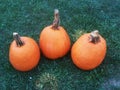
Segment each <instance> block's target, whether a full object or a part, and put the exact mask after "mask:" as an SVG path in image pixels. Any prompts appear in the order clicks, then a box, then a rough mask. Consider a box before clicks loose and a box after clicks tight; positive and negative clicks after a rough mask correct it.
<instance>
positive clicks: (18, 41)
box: [13, 32, 24, 47]
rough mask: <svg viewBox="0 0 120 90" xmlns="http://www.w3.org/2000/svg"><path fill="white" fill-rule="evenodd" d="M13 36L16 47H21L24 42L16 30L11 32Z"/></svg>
mask: <svg viewBox="0 0 120 90" xmlns="http://www.w3.org/2000/svg"><path fill="white" fill-rule="evenodd" d="M13 38H14V40H15V41H16V44H17V46H18V47H21V46H23V45H24V42H23V41H22V40H21V38H20V35H19V34H18V33H16V32H14V33H13Z"/></svg>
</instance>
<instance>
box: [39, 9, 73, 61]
mask: <svg viewBox="0 0 120 90" xmlns="http://www.w3.org/2000/svg"><path fill="white" fill-rule="evenodd" d="M70 44H71V42H70V38H69V35H68V34H67V32H66V30H65V29H64V28H63V27H62V26H59V11H58V10H57V9H55V19H54V21H53V24H52V25H50V26H47V27H45V28H44V29H43V30H42V32H41V34H40V39H39V45H40V49H41V51H42V53H43V54H44V55H45V56H46V57H47V58H49V59H52V60H55V59H57V58H60V57H63V56H64V55H66V54H67V52H68V51H69V50H70Z"/></svg>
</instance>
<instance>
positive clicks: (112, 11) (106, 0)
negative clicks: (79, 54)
mask: <svg viewBox="0 0 120 90" xmlns="http://www.w3.org/2000/svg"><path fill="white" fill-rule="evenodd" d="M55 8H58V9H59V11H60V18H61V25H62V26H63V27H64V28H65V29H66V31H67V32H68V34H69V35H70V38H71V42H72V44H73V43H74V42H75V41H76V40H77V38H78V37H79V36H80V35H82V34H83V33H86V32H91V31H92V30H94V29H98V30H99V31H100V34H101V35H102V36H103V37H104V38H105V39H106V41H107V54H106V57H105V59H104V61H103V63H102V64H101V65H100V66H99V67H98V68H96V69H94V70H92V71H83V70H81V69H78V68H77V67H76V66H75V65H74V64H73V62H72V60H71V57H70V52H69V53H68V54H67V55H66V56H64V57H63V58H60V59H58V60H55V61H50V60H49V59H46V58H45V57H44V56H43V55H42V56H41V60H40V63H39V65H38V66H37V67H36V68H35V69H33V70H32V71H29V72H19V71H16V70H15V69H14V68H13V67H12V66H11V64H10V63H9V56H8V55H9V46H10V43H11V42H12V41H13V37H12V33H13V32H18V33H19V34H20V35H23V36H24V35H25V36H29V37H32V38H33V39H35V40H36V41H37V42H38V40H39V33H40V32H41V31H42V29H43V28H44V27H45V26H47V25H50V24H51V23H52V21H53V11H54V9H55ZM119 89H120V0H69V1H67V0H0V90H119Z"/></svg>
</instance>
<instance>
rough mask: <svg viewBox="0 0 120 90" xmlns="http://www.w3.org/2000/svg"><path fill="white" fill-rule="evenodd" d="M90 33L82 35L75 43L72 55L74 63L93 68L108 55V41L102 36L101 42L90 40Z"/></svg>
mask: <svg viewBox="0 0 120 90" xmlns="http://www.w3.org/2000/svg"><path fill="white" fill-rule="evenodd" d="M89 36H90V33H88V34H84V35H82V36H81V37H80V38H79V39H78V40H77V41H76V42H75V43H74V45H73V47H72V50H71V57H72V60H73V63H74V64H75V65H76V66H77V67H79V68H81V69H83V70H91V69H94V68H96V67H98V66H99V65H100V64H101V63H102V61H103V59H104V57H105V55H106V41H105V40H104V38H102V37H101V36H100V42H98V43H96V44H94V43H92V42H90V41H89Z"/></svg>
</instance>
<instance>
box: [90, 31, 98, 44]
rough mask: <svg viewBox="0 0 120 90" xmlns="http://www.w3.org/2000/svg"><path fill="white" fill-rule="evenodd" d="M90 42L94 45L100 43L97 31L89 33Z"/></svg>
mask: <svg viewBox="0 0 120 90" xmlns="http://www.w3.org/2000/svg"><path fill="white" fill-rule="evenodd" d="M89 41H90V42H92V43H94V44H96V43H98V42H99V41H100V36H99V31H98V30H95V31H92V32H91V33H90V39H89Z"/></svg>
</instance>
